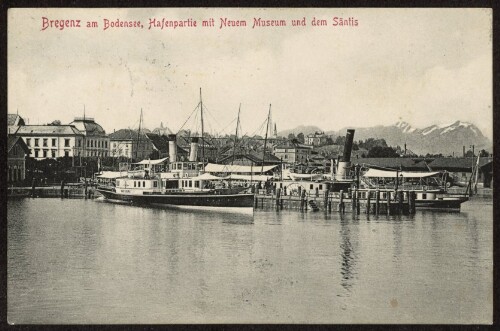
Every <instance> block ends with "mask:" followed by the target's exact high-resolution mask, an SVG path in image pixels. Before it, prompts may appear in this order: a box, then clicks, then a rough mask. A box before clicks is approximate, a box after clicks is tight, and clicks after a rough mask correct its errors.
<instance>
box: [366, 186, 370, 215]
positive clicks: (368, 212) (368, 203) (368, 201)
mask: <svg viewBox="0 0 500 331" xmlns="http://www.w3.org/2000/svg"><path fill="white" fill-rule="evenodd" d="M370 193H371V192H370V190H368V192H366V194H367V196H366V214H367V215H370V208H371V194H370Z"/></svg>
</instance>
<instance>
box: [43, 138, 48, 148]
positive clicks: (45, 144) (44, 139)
mask: <svg viewBox="0 0 500 331" xmlns="http://www.w3.org/2000/svg"><path fill="white" fill-rule="evenodd" d="M47 142H48V139H47V138H43V147H47Z"/></svg>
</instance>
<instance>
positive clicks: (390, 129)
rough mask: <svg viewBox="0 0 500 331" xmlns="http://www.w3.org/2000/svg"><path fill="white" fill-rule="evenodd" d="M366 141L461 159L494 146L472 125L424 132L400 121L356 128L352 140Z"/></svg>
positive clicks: (436, 127)
mask: <svg viewBox="0 0 500 331" xmlns="http://www.w3.org/2000/svg"><path fill="white" fill-rule="evenodd" d="M345 130H346V129H342V130H339V131H337V132H334V134H336V135H340V134H345V133H343V132H345ZM367 138H384V139H385V141H386V142H387V144H388V145H389V146H397V145H399V146H401V147H404V144H405V143H406V147H407V149H409V150H411V151H413V152H415V153H417V154H427V153H430V154H439V153H442V154H443V155H455V156H460V155H462V153H463V146H465V150H466V151H467V150H469V149H470V146H471V145H474V149H475V151H479V150H481V149H486V150H487V151H489V152H491V151H492V147H493V144H492V142H491V141H490V140H489V139H488V138H486V137H485V136H484V135H483V134H482V132H481V130H479V129H478V128H477V127H476V126H475V125H474V124H472V123H469V122H463V121H455V122H453V123H448V124H439V125H431V126H428V127H425V128H423V129H419V128H416V127H414V126H412V125H411V124H410V123H407V122H404V121H399V122H397V123H396V124H394V125H389V126H381V125H379V126H374V127H370V128H356V133H355V135H354V139H355V140H359V139H363V140H364V139H367Z"/></svg>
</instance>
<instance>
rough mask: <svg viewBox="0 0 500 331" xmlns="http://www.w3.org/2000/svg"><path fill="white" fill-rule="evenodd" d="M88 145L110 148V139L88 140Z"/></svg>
mask: <svg viewBox="0 0 500 331" xmlns="http://www.w3.org/2000/svg"><path fill="white" fill-rule="evenodd" d="M87 147H97V148H108V141H107V140H104V141H101V140H92V139H90V140H87Z"/></svg>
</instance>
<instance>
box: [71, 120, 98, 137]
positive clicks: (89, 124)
mask: <svg viewBox="0 0 500 331" xmlns="http://www.w3.org/2000/svg"><path fill="white" fill-rule="evenodd" d="M70 125H74V126H75V127H76V128H77V129H78V130H80V131H82V132H83V133H84V134H85V135H86V136H105V135H106V131H104V129H103V128H102V126H100V125H99V124H97V123H96V122H95V121H94V119H93V118H91V117H85V118H84V117H75V120H74V121H73V122H71V123H70Z"/></svg>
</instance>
